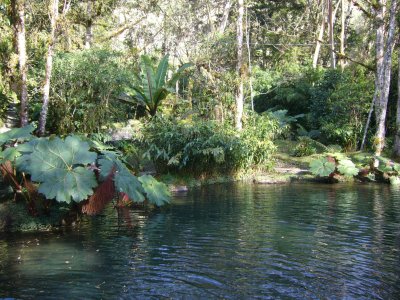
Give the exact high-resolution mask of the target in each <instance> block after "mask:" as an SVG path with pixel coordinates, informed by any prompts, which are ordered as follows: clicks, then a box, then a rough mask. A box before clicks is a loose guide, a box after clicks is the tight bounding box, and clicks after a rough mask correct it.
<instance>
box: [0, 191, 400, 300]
mask: <svg viewBox="0 0 400 300" xmlns="http://www.w3.org/2000/svg"><path fill="white" fill-rule="evenodd" d="M399 277H400V191H399V190H396V189H391V187H389V186H386V185H321V184H318V185H312V184H306V185H300V184H298V185H280V186H260V185H258V186H257V185H242V184H235V185H233V184H229V185H213V186H209V187H205V188H202V189H198V190H194V191H191V192H189V193H185V194H178V195H176V196H174V200H173V205H171V206H170V207H169V208H167V209H163V210H161V211H158V212H151V213H148V212H145V211H131V212H128V211H120V212H117V211H116V210H114V209H113V208H111V207H110V208H108V209H107V211H106V212H105V213H104V215H102V216H99V217H97V218H87V219H85V220H84V221H83V222H82V224H81V225H80V226H79V228H78V230H77V229H74V230H64V231H63V232H58V233H44V234H35V235H31V234H21V235H15V234H14V235H12V236H11V235H8V236H1V237H0V298H1V297H14V298H23V299H33V298H34V299H38V298H40V299H61V298H67V299H93V298H96V299H101V298H104V299H149V298H153V299H163V298H178V299H181V298H184V299H213V298H226V299H238V298H239V299H249V298H252V299H253V298H260V299H321V298H322V299H326V298H329V299H343V298H345V299H354V298H359V299H395V298H396V299H398V298H399V297H400V279H399Z"/></svg>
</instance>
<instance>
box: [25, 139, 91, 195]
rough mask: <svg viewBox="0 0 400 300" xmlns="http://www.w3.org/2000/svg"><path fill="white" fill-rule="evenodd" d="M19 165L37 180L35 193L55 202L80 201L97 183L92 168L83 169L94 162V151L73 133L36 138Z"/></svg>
mask: <svg viewBox="0 0 400 300" xmlns="http://www.w3.org/2000/svg"><path fill="white" fill-rule="evenodd" d="M24 156H25V158H26V159H25V160H24V161H23V163H22V164H21V167H22V168H23V169H25V170H26V171H28V172H29V173H30V174H31V179H32V180H33V181H36V182H39V183H40V186H39V192H40V193H42V194H44V195H45V196H46V198H48V199H54V198H55V199H56V200H57V201H59V202H67V203H69V202H71V198H72V200H74V201H75V202H80V201H82V200H85V199H87V197H88V196H89V195H91V194H92V193H93V188H95V187H96V186H97V181H96V176H95V175H94V173H93V171H91V170H88V169H87V168H85V167H86V166H87V165H88V164H91V163H94V162H95V161H96V158H97V154H96V153H93V152H90V151H89V145H88V143H86V142H83V141H82V140H80V139H79V138H78V137H76V136H69V137H67V138H66V139H65V140H64V141H63V140H61V139H60V138H58V137H57V138H54V139H38V140H37V142H36V143H35V144H33V145H32V148H31V153H30V154H25V155H24Z"/></svg>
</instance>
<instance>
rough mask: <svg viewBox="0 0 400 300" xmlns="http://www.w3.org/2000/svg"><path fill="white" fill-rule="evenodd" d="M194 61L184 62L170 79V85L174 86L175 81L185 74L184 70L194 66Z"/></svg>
mask: <svg viewBox="0 0 400 300" xmlns="http://www.w3.org/2000/svg"><path fill="white" fill-rule="evenodd" d="M192 66H193V64H192V63H186V64H183V65H182V66H181V67H180V68H179V69H178V70H176V72H175V73H174V74H173V75H172V77H171V79H170V80H169V81H168V86H173V85H175V83H176V82H177V81H178V80H179V79H180V78H181V77H182V76H183V72H184V71H185V70H186V69H188V68H190V67H192Z"/></svg>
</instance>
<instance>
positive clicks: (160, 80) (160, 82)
mask: <svg viewBox="0 0 400 300" xmlns="http://www.w3.org/2000/svg"><path fill="white" fill-rule="evenodd" d="M168 59H169V56H168V55H165V56H164V57H163V59H162V60H161V61H160V63H159V64H158V68H157V74H156V88H157V89H159V88H160V87H163V86H164V84H165V76H167V71H168Z"/></svg>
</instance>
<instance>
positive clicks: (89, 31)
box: [84, 0, 94, 49]
mask: <svg viewBox="0 0 400 300" xmlns="http://www.w3.org/2000/svg"><path fill="white" fill-rule="evenodd" d="M93 2H94V0H93V1H92V0H88V1H87V3H86V5H87V6H86V22H85V41H84V42H85V49H90V47H91V46H92V37H93V16H92V14H93V4H94V3H93Z"/></svg>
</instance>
